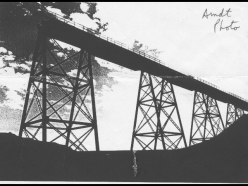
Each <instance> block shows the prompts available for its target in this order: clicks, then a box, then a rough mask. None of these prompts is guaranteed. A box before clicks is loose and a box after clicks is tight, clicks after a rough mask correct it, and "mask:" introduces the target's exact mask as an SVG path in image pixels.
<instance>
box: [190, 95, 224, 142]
mask: <svg viewBox="0 0 248 186" xmlns="http://www.w3.org/2000/svg"><path fill="white" fill-rule="evenodd" d="M224 129H225V127H224V123H223V120H222V117H221V114H220V110H219V107H218V104H217V101H216V100H215V99H213V98H211V97H209V96H208V95H205V94H203V93H200V92H197V91H195V94H194V105H193V116H192V123H191V131H190V141H189V145H190V146H191V145H194V144H197V143H201V142H203V141H205V140H209V139H210V138H212V137H214V136H216V135H218V134H220V133H221V132H222V131H223V130H224Z"/></svg>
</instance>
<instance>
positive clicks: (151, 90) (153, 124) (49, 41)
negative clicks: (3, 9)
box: [19, 12, 248, 151]
mask: <svg viewBox="0 0 248 186" xmlns="http://www.w3.org/2000/svg"><path fill="white" fill-rule="evenodd" d="M43 16H44V18H43V19H42V20H41V23H40V24H38V25H37V28H38V37H37V43H36V48H35V51H34V56H33V64H32V69H31V74H30V80H29V84H28V89H27V90H28V91H27V95H26V99H25V105H24V110H23V116H22V122H21V127H20V133H19V135H20V136H22V135H23V134H25V135H26V137H27V138H33V139H36V140H40V139H41V140H43V141H52V142H58V140H61V141H60V142H59V143H63V144H66V145H67V146H70V147H71V148H73V149H75V150H88V149H87V148H86V147H85V145H84V143H85V142H86V139H88V138H89V136H90V134H92V133H91V132H93V131H94V137H93V138H92V139H91V142H94V144H95V147H94V148H93V149H96V150H97V151H98V150H99V149H100V148H99V140H98V131H97V117H96V108H95V107H96V105H95V97H94V86H93V76H92V67H91V66H92V61H93V60H94V57H93V56H96V57H99V58H102V59H104V60H107V61H110V62H112V63H115V64H118V65H121V66H123V67H126V68H128V69H131V70H135V71H138V70H139V71H141V76H140V84H139V89H138V90H139V93H138V98H137V107H136V114H135V119H134V120H135V121H134V129H133V136H132V144H131V150H132V149H134V148H141V150H156V149H164V150H165V149H177V148H183V147H187V144H186V140H185V135H184V131H183V125H182V122H181V119H180V112H179V109H178V106H177V101H176V96H175V92H174V89H173V85H176V86H179V87H182V88H184V89H187V90H190V91H195V95H194V103H193V105H194V107H193V114H192V123H191V134H190V145H194V144H196V143H199V142H202V141H205V140H208V139H210V138H212V137H215V136H216V135H218V134H219V133H221V132H222V131H223V130H224V129H225V128H227V127H228V126H230V125H231V124H232V123H233V122H234V121H236V120H237V119H238V118H239V117H240V116H242V115H243V114H244V113H245V112H246V111H248V101H247V100H245V99H243V98H241V97H239V96H237V95H235V94H232V93H229V92H227V91H224V90H221V89H220V88H218V87H217V86H215V85H213V84H211V83H209V82H207V81H204V80H201V79H200V78H197V77H193V76H190V75H186V74H183V73H180V72H178V71H176V70H173V69H171V68H169V67H166V66H165V65H166V64H165V63H164V62H162V61H161V60H158V59H156V58H154V57H153V56H150V55H148V54H146V53H145V52H144V51H139V50H134V49H133V48H129V47H128V46H126V45H125V44H123V43H121V42H118V41H115V40H113V39H112V38H109V37H106V36H103V35H100V34H97V33H92V32H91V31H90V29H89V28H86V27H85V26H83V25H80V24H78V23H75V22H72V21H69V20H66V19H64V18H63V17H61V16H59V15H56V14H54V13H52V12H48V14H47V15H43ZM56 40H59V41H62V42H65V43H68V44H70V45H73V46H76V47H78V48H80V49H81V51H80V52H78V53H74V54H72V55H69V54H68V53H67V52H66V51H65V50H64V49H63V48H62V47H60V46H59V44H58V43H57V42H56ZM51 46H53V47H51ZM54 48H55V49H54ZM58 51H59V52H62V53H63V54H64V59H61V58H58V56H57V55H56V52H58ZM71 70H76V74H77V75H76V76H71V75H68V72H69V71H71ZM65 82H67V84H68V85H66V83H65ZM40 85H41V87H40ZM51 87H53V89H54V90H55V89H56V91H59V92H60V93H59V94H57V95H56V96H57V97H56V96H55V92H54V93H52V94H53V95H50V94H49V93H48V92H49V91H48V89H50V88H51ZM60 94H61V97H60V96H59V95H60ZM87 95H88V96H89V97H90V98H89V99H88V98H86V97H87ZM31 97H32V98H31ZM55 97H56V98H55ZM87 99H88V100H87ZM217 100H218V101H221V102H223V103H227V116H226V122H225V124H224V122H223V118H222V116H221V114H220V111H219V107H218V104H217ZM61 105H62V106H61ZM66 105H67V107H68V108H69V107H70V109H69V110H68V113H69V114H68V117H67V119H66V118H64V114H63V111H62V110H61V109H62V108H63V109H65V106H66ZM60 106H61V107H60ZM80 114H81V117H79V115H80ZM48 130H50V131H52V132H55V133H57V136H56V137H51V136H52V134H51V133H49V132H48ZM48 138H49V139H48Z"/></svg>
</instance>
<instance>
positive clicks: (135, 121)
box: [131, 71, 143, 150]
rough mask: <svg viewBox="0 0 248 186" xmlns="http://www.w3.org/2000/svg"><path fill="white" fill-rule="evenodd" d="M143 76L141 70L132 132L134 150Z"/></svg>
mask: <svg viewBox="0 0 248 186" xmlns="http://www.w3.org/2000/svg"><path fill="white" fill-rule="evenodd" d="M142 77H143V71H140V80H139V89H138V96H137V103H136V110H135V116H134V125H133V133H132V142H131V150H133V144H134V138H135V135H134V133H135V128H136V123H137V116H138V110H139V99H140V91H141V85H142Z"/></svg>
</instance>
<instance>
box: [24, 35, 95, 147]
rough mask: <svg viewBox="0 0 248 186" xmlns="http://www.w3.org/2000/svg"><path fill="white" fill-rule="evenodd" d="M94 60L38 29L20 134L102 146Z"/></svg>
mask: <svg viewBox="0 0 248 186" xmlns="http://www.w3.org/2000/svg"><path fill="white" fill-rule="evenodd" d="M91 60H92V56H91V55H90V54H89V53H88V52H87V51H85V50H83V49H81V50H80V52H73V51H65V50H64V49H63V48H62V47H61V46H60V45H59V44H58V43H57V42H56V41H55V40H54V39H51V38H48V37H46V36H44V35H42V34H41V33H40V32H39V33H38V37H37V41H36V47H35V51H34V56H33V62H32V67H31V73H30V78H29V83H28V88H27V94H26V98H25V104H24V109H23V115H22V120H21V127H20V131H19V135H20V136H22V135H23V134H25V137H27V138H32V139H34V140H40V141H44V142H55V143H59V144H64V145H67V146H69V147H71V148H72V149H74V150H78V151H87V150H97V151H98V150H99V141H98V131H97V120H96V110H95V109H96V108H95V98H94V87H93V75H92V67H91Z"/></svg>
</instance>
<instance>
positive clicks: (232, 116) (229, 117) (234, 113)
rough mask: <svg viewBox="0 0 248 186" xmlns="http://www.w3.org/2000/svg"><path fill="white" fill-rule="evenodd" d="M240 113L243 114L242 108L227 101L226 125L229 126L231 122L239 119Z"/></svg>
mask: <svg viewBox="0 0 248 186" xmlns="http://www.w3.org/2000/svg"><path fill="white" fill-rule="evenodd" d="M242 115H244V111H243V110H242V109H240V108H238V107H236V106H235V105H232V104H230V103H228V104H227V114H226V127H229V126H230V125H231V124H233V122H234V121H236V120H237V119H239V118H240V117H241V116H242Z"/></svg>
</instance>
